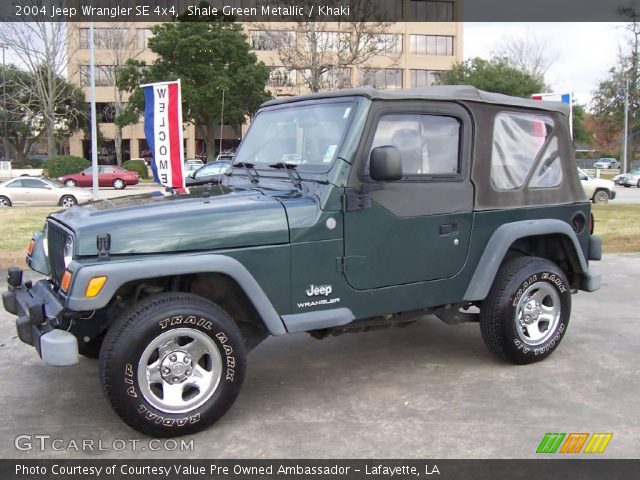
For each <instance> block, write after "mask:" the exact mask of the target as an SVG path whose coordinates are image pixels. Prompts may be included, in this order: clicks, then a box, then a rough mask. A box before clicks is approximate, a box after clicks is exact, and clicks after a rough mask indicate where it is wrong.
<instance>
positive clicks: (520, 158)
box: [491, 112, 562, 190]
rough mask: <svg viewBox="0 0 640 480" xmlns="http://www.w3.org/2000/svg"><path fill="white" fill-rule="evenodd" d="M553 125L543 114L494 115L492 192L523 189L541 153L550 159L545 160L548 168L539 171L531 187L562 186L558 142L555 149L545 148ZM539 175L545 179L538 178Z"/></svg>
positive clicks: (509, 113) (503, 113)
mask: <svg viewBox="0 0 640 480" xmlns="http://www.w3.org/2000/svg"><path fill="white" fill-rule="evenodd" d="M554 126H555V125H554V122H553V119H551V117H548V116H546V115H539V114H531V113H515V112H501V113H499V114H498V115H496V118H495V121H494V126H493V149H492V154H491V185H492V186H493V188H494V189H496V190H517V189H519V188H521V187H523V186H524V183H525V181H526V180H527V179H528V178H529V177H531V171H532V169H533V168H534V167H535V165H536V160H538V158H539V157H540V154H541V153H543V154H544V155H546V156H549V157H553V158H548V159H547V160H549V164H548V167H550V168H547V169H545V170H544V172H542V171H538V175H537V176H534V178H533V182H532V185H531V186H532V187H549V186H555V185H559V184H560V183H561V180H562V178H561V175H562V170H561V169H560V168H559V166H560V162H559V160H558V161H557V164H556V162H555V157H557V142H556V148H549V147H550V146H552V145H551V144H549V145H547V141H548V140H549V138H550V137H551V135H552V132H553V130H554ZM551 143H552V142H551ZM545 145H547V147H546V148H545ZM543 149H544V150H545V151H544V152H543ZM554 154H555V156H554ZM545 161H546V160H545ZM541 175H543V176H544V177H545V178H543V179H541V178H540V176H541ZM558 175H560V178H558Z"/></svg>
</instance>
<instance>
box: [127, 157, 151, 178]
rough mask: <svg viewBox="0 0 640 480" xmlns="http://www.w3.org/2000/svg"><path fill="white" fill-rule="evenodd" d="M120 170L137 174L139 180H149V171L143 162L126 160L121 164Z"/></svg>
mask: <svg viewBox="0 0 640 480" xmlns="http://www.w3.org/2000/svg"><path fill="white" fill-rule="evenodd" d="M122 168H124V169H125V170H130V171H132V172H138V175H140V178H142V179H145V178H149V170H148V169H147V166H146V165H145V163H144V162H140V161H138V160H136V161H134V160H127V161H126V162H124V163H123V164H122Z"/></svg>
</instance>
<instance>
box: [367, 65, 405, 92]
mask: <svg viewBox="0 0 640 480" xmlns="http://www.w3.org/2000/svg"><path fill="white" fill-rule="evenodd" d="M360 85H368V86H370V87H374V88H378V89H381V90H391V89H400V88H402V70H401V69H399V68H378V69H374V68H363V69H361V70H360Z"/></svg>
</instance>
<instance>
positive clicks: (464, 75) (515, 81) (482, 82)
mask: <svg viewBox="0 0 640 480" xmlns="http://www.w3.org/2000/svg"><path fill="white" fill-rule="evenodd" d="M439 83H440V85H473V86H474V87H476V88H479V89H481V90H486V91H488V92H495V93H504V94H505V95H513V96H515V97H530V96H531V95H533V94H534V93H539V92H541V91H543V90H544V87H545V84H544V80H542V79H540V78H537V77H535V76H533V75H531V74H529V73H526V72H523V71H521V70H519V69H518V68H516V67H513V66H511V64H510V63H509V62H508V61H507V60H506V59H504V58H493V59H491V60H485V59H483V58H478V57H476V58H472V59H470V60H467V61H465V62H462V63H458V64H456V65H454V67H453V68H452V69H451V70H447V71H445V72H444V73H443V74H442V75H441V76H440V80H439Z"/></svg>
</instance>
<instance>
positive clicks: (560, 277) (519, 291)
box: [480, 257, 571, 365]
mask: <svg viewBox="0 0 640 480" xmlns="http://www.w3.org/2000/svg"><path fill="white" fill-rule="evenodd" d="M538 292H539V293H538ZM554 292H555V293H554ZM545 293H548V295H547V296H545V297H543V298H542V299H540V304H541V306H542V305H543V304H544V307H543V308H547V309H548V308H551V309H552V310H551V311H553V309H554V308H556V309H557V308H559V312H557V311H556V315H551V314H549V315H551V316H552V317H553V318H555V321H550V322H548V328H547V330H545V331H544V332H543V333H541V338H539V339H538V341H532V340H531V339H528V338H527V336H528V334H526V333H524V332H529V331H528V330H527V328H528V327H524V326H523V324H522V323H521V322H520V320H523V321H524V316H521V317H520V319H518V318H517V316H518V312H520V313H524V312H526V311H527V310H526V308H527V307H529V304H528V302H526V300H525V299H527V298H531V299H533V297H536V295H539V296H542V295H545ZM525 295H526V296H525ZM529 295H531V296H530V297H529ZM533 302H534V305H533V306H532V307H531V308H533V309H534V311H535V300H533ZM549 304H551V307H549V306H548V305H549ZM523 309H524V310H523ZM539 312H543V313H545V315H546V312H547V311H546V310H539ZM570 316H571V291H570V286H569V283H568V281H567V278H566V276H565V274H564V272H562V270H560V268H558V266H557V265H556V264H555V263H553V262H550V261H549V260H545V259H543V258H538V257H517V258H515V259H512V260H510V261H508V262H507V263H505V264H504V265H502V266H501V267H500V269H499V270H498V273H497V274H496V277H495V279H494V281H493V285H492V286H491V290H490V291H489V295H488V296H487V298H486V299H485V300H484V301H483V302H482V305H481V307H480V330H481V332H482V338H483V339H484V342H485V343H486V345H487V347H489V350H490V351H491V352H492V353H493V354H494V355H496V356H497V357H498V358H501V359H502V360H505V361H508V362H511V363H516V364H520V365H525V364H528V363H533V362H539V361H541V360H544V359H545V358H547V357H548V356H549V355H551V353H553V351H554V350H555V349H556V348H557V347H558V345H559V344H560V341H561V340H562V338H563V336H564V334H565V333H566V331H567V327H568V324H569V317H570ZM544 324H545V322H542V323H541V325H543V326H544ZM536 325H539V324H537V323H536V324H534V326H536ZM536 333H540V331H539V330H538V331H537V332H536ZM531 336H532V337H533V336H534V335H533V334H531Z"/></svg>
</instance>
